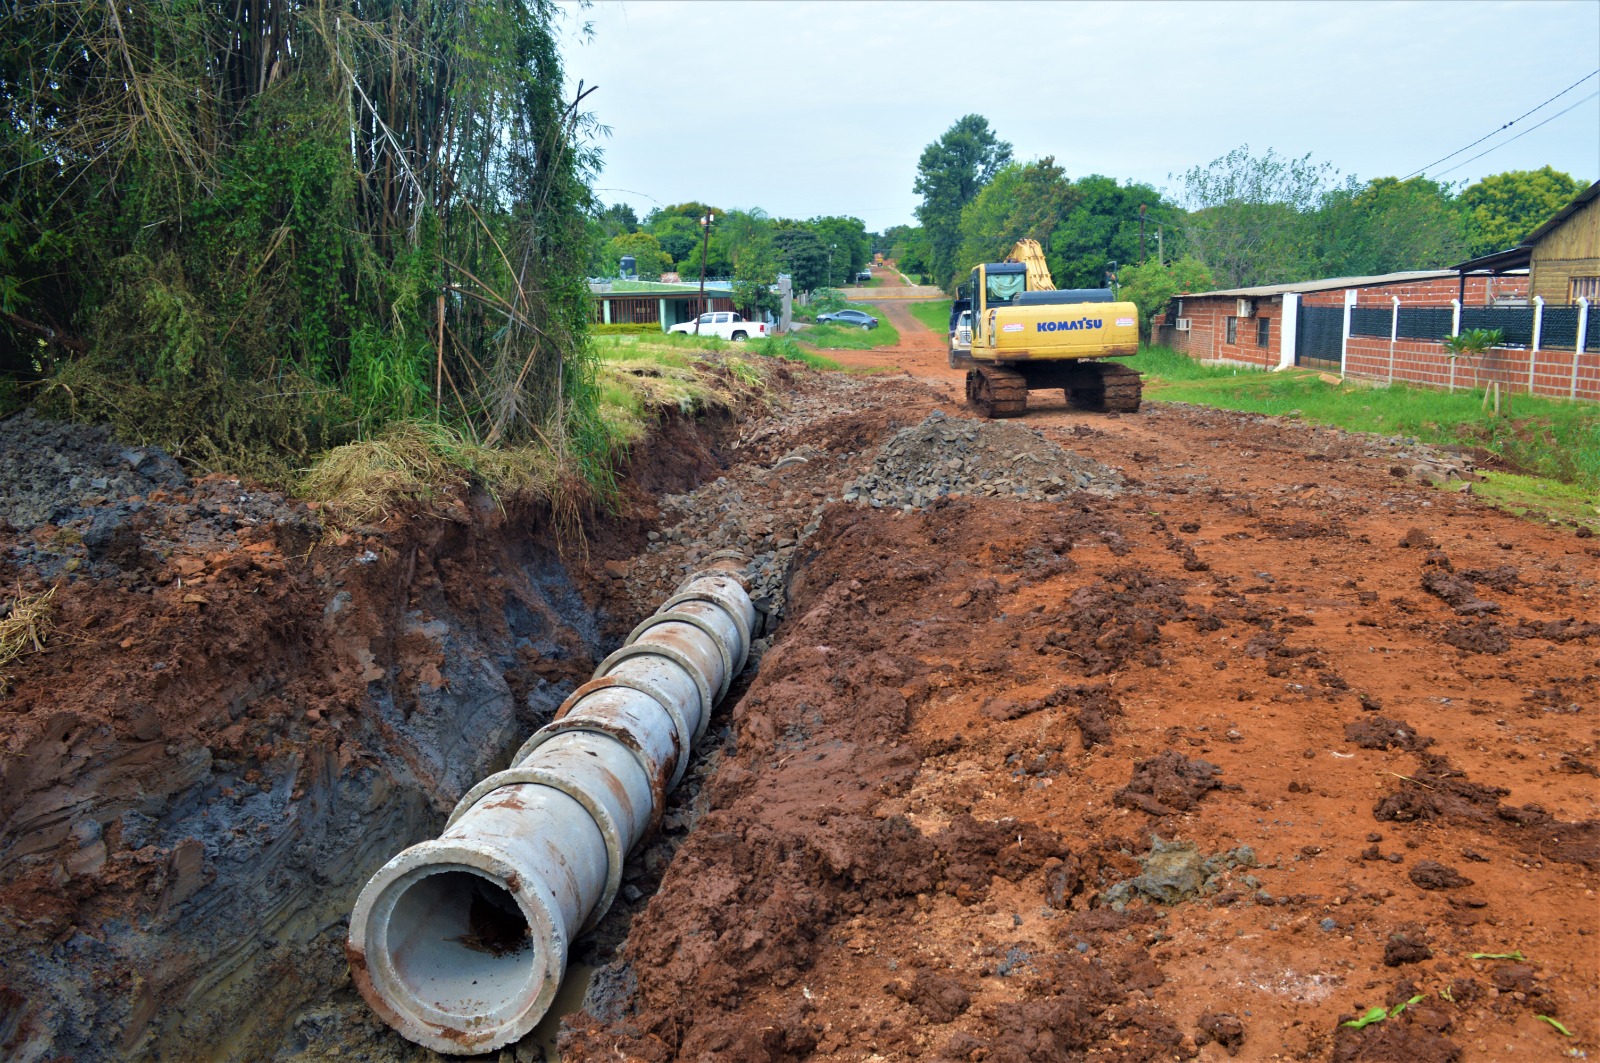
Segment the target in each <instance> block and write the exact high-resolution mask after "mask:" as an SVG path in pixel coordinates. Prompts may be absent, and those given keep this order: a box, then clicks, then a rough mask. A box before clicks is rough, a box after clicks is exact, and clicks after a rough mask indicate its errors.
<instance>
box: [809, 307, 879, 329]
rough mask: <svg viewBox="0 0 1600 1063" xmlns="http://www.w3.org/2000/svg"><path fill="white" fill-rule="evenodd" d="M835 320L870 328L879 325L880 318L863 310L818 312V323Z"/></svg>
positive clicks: (840, 322) (844, 323)
mask: <svg viewBox="0 0 1600 1063" xmlns="http://www.w3.org/2000/svg"><path fill="white" fill-rule="evenodd" d="M826 321H834V322H837V323H838V324H841V325H855V326H857V327H858V328H863V329H869V328H877V327H878V319H877V318H875V317H873V316H872V315H871V314H868V313H865V312H863V311H861V310H835V311H833V313H831V314H818V315H817V324H819V325H820V324H822V323H823V322H826Z"/></svg>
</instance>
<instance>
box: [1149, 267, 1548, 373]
mask: <svg viewBox="0 0 1600 1063" xmlns="http://www.w3.org/2000/svg"><path fill="white" fill-rule="evenodd" d="M1458 292H1460V293H1464V294H1465V298H1464V299H1462V300H1461V301H1462V303H1463V305H1474V306H1487V307H1493V306H1501V305H1505V304H1506V303H1508V302H1509V303H1520V302H1525V301H1526V299H1527V296H1528V278H1527V276H1526V275H1525V274H1509V275H1504V274H1502V275H1497V274H1494V273H1490V272H1478V273H1473V274H1470V275H1465V276H1462V275H1458V274H1457V272H1456V271H1455V270H1413V271H1409V272H1405V273H1386V274H1380V275H1377V276H1368V277H1329V278H1325V279H1323V280H1314V281H1300V282H1297V283H1294V284H1263V285H1257V286H1255V287H1251V288H1224V289H1220V290H1217V291H1210V292H1196V293H1193V294H1185V295H1180V296H1177V297H1175V298H1174V299H1173V300H1172V303H1171V305H1170V306H1169V308H1168V311H1167V313H1166V314H1165V315H1159V316H1158V319H1157V321H1156V322H1155V325H1154V328H1153V330H1152V331H1153V335H1152V337H1151V339H1152V341H1153V342H1155V343H1161V344H1165V345H1166V346H1169V347H1172V348H1173V349H1175V350H1178V351H1182V352H1184V353H1185V354H1187V355H1189V356H1190V357H1191V358H1197V359H1200V360H1201V361H1206V362H1229V363H1235V364H1241V365H1254V366H1260V367H1262V368H1265V369H1284V368H1288V367H1289V366H1292V365H1300V366H1309V367H1312V368H1318V369H1332V370H1335V371H1337V370H1338V369H1339V364H1340V355H1341V352H1342V349H1343V339H1344V336H1343V331H1342V329H1343V318H1344V312H1343V307H1345V306H1346V305H1351V306H1355V305H1359V304H1366V305H1369V306H1372V305H1376V306H1381V307H1384V308H1386V309H1387V308H1390V307H1393V306H1395V305H1401V306H1423V305H1443V306H1445V307H1446V310H1447V314H1446V318H1445V322H1444V323H1445V325H1446V326H1448V325H1449V324H1450V320H1451V319H1450V317H1449V315H1448V307H1449V304H1450V300H1451V299H1453V298H1457V296H1458ZM1396 300H1398V304H1397V303H1396ZM1386 334H1387V333H1386ZM1444 335H1449V333H1448V332H1445V333H1444Z"/></svg>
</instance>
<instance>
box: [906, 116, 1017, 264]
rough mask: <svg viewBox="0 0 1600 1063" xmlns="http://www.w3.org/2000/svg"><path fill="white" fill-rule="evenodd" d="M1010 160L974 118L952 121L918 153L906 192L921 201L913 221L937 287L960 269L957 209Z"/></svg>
mask: <svg viewBox="0 0 1600 1063" xmlns="http://www.w3.org/2000/svg"><path fill="white" fill-rule="evenodd" d="M1010 161H1011V145H1010V144H1008V143H1007V142H1005V141H1003V140H1001V139H1000V138H998V137H997V136H995V134H994V131H993V130H991V129H990V128H989V122H988V120H987V119H986V118H984V117H983V116H982V115H978V114H969V115H966V116H964V117H962V118H960V119H958V120H957V121H956V123H955V124H954V125H952V126H951V127H950V128H949V129H947V130H945V132H944V134H943V135H942V136H940V137H939V139H938V140H936V141H934V142H933V143H932V144H929V145H928V146H927V147H926V148H924V149H923V151H922V157H921V158H920V159H918V160H917V177H916V181H915V183H914V184H913V185H912V191H913V192H915V193H916V194H917V195H919V196H921V197H922V204H921V205H920V206H919V207H917V211H916V213H917V218H918V220H919V221H921V222H922V227H923V229H924V230H925V231H926V233H927V246H928V259H929V262H928V266H929V269H930V270H931V272H932V274H933V277H934V281H935V283H937V284H939V285H940V286H942V287H945V288H947V289H948V288H949V287H950V286H951V285H952V284H953V282H954V280H955V277H956V274H957V273H958V272H959V271H960V264H959V262H958V261H957V259H958V257H959V253H960V250H961V211H962V209H963V208H964V207H965V206H966V205H967V204H968V203H971V202H972V200H973V199H974V198H976V197H977V195H978V192H979V190H981V189H982V188H983V186H984V185H986V184H988V183H989V181H990V180H991V179H993V177H994V175H995V174H996V173H997V172H999V170H1000V168H1001V167H1003V166H1004V165H1005V164H1006V163H1008V162H1010Z"/></svg>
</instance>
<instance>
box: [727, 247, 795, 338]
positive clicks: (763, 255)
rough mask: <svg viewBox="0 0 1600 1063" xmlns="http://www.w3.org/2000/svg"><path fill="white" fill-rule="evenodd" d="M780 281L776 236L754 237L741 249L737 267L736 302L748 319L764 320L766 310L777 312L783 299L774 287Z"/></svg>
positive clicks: (734, 275)
mask: <svg viewBox="0 0 1600 1063" xmlns="http://www.w3.org/2000/svg"><path fill="white" fill-rule="evenodd" d="M777 283H778V254H777V249H776V248H775V247H774V246H773V243H772V239H771V238H770V237H765V238H763V239H758V240H754V241H752V242H750V243H748V244H746V245H745V246H744V247H743V248H741V249H740V254H739V261H738V264H737V265H735V266H734V268H733V305H734V306H736V307H738V308H739V310H740V311H741V312H742V313H743V314H744V315H745V316H746V317H748V318H750V319H752V320H760V318H761V313H762V311H764V310H770V311H772V312H773V313H777V312H778V311H780V310H781V309H782V308H783V299H782V297H781V296H779V295H778V293H777V292H776V291H774V290H773V286H774V285H775V284H777Z"/></svg>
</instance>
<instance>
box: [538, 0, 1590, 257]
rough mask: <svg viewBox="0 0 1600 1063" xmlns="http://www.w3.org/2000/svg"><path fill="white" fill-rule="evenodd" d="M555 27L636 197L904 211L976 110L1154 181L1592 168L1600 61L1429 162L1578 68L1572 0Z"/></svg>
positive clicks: (1086, 159) (635, 16) (641, 14)
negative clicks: (1241, 158)
mask: <svg viewBox="0 0 1600 1063" xmlns="http://www.w3.org/2000/svg"><path fill="white" fill-rule="evenodd" d="M581 22H587V23H589V24H590V25H591V26H592V28H593V36H592V37H591V38H590V39H588V40H587V41H585V40H582V39H580V37H579V35H578V33H577V29H578V26H579V24H580V23H581ZM566 30H567V36H566V44H565V47H564V54H565V60H566V69H567V74H568V77H569V79H570V80H571V81H572V82H573V83H574V84H575V83H576V82H577V80H578V79H580V78H581V79H583V80H584V81H585V82H586V83H587V84H589V85H598V86H599V91H598V92H596V93H595V94H594V95H593V96H591V97H590V98H589V104H590V109H591V110H593V111H594V113H595V114H596V116H597V117H598V118H599V120H600V121H601V122H603V123H604V124H606V125H609V126H610V127H611V129H612V134H611V136H610V137H608V138H605V139H604V140H602V142H601V146H602V148H603V150H604V153H605V170H604V172H603V173H602V175H601V176H600V179H599V180H598V181H596V186H597V187H598V188H599V189H600V190H601V191H600V192H599V196H600V198H601V199H602V200H604V201H605V202H608V203H612V202H627V203H630V204H632V205H633V206H634V208H635V209H636V210H637V211H638V212H639V214H640V216H641V217H642V216H643V215H644V214H645V213H647V212H648V211H649V210H650V208H652V207H653V206H655V205H656V204H657V203H658V202H659V203H678V202H683V201H685V200H690V199H697V200H702V201H706V202H710V203H712V204H715V205H718V206H722V207H737V208H750V207H760V208H762V209H764V210H766V211H767V212H768V213H769V214H772V215H775V216H784V217H800V218H806V217H812V216H815V215H821V214H850V215H854V216H856V217H858V218H861V219H862V220H863V221H865V222H866V224H867V228H868V229H872V230H881V229H883V228H885V227H887V226H890V225H894V224H898V223H902V222H906V223H909V222H912V221H914V217H913V215H912V210H913V208H914V207H915V206H916V204H917V202H918V197H917V196H916V195H915V194H914V193H913V192H912V190H911V186H912V182H913V180H914V179H915V171H916V165H917V158H918V156H919V155H920V154H921V152H922V149H923V148H924V147H925V146H926V145H927V144H928V143H929V142H931V141H933V140H935V139H937V138H938V136H939V135H940V134H941V133H943V132H944V131H945V130H946V129H947V128H949V126H950V125H951V123H952V122H954V121H955V120H956V119H958V118H960V117H961V116H962V115H964V114H967V113H970V112H973V111H976V112H977V113H979V114H981V115H983V116H984V117H985V118H987V119H988V120H989V123H990V125H991V126H992V127H993V128H994V129H995V130H996V131H997V132H998V133H999V135H1000V136H1001V137H1002V138H1003V139H1005V140H1009V141H1010V142H1011V143H1012V144H1013V146H1014V150H1015V154H1016V157H1017V158H1018V159H1020V160H1028V159H1033V158H1038V157H1041V156H1044V155H1053V156H1055V158H1056V162H1057V163H1058V164H1059V165H1061V166H1063V167H1064V168H1065V169H1066V171H1067V174H1068V175H1069V176H1071V177H1079V176H1082V175H1084V174H1089V173H1101V174H1106V175H1109V176H1114V177H1117V178H1119V179H1128V178H1132V179H1135V180H1139V181H1144V182H1147V183H1149V184H1153V185H1155V186H1156V187H1157V188H1175V187H1176V184H1177V182H1176V180H1175V179H1172V178H1169V177H1168V175H1169V174H1179V173H1182V172H1183V171H1184V170H1186V169H1188V168H1189V167H1190V166H1194V165H1197V164H1201V165H1203V164H1205V163H1207V162H1209V161H1211V160H1212V159H1214V158H1216V157H1218V156H1220V155H1222V154H1224V153H1225V152H1227V151H1228V150H1230V149H1232V148H1235V147H1238V146H1239V145H1241V144H1246V143H1248V144H1249V145H1250V147H1251V148H1252V149H1253V150H1255V151H1257V152H1259V151H1261V150H1263V149H1266V148H1268V147H1271V148H1274V149H1276V150H1277V151H1278V152H1279V153H1280V154H1289V155H1296V156H1298V155H1303V154H1305V153H1306V152H1311V153H1312V154H1313V155H1314V157H1315V158H1316V159H1318V160H1326V161H1329V162H1332V163H1333V164H1334V165H1335V166H1337V167H1338V168H1339V169H1340V170H1341V171H1342V172H1343V173H1345V174H1355V175H1357V176H1359V177H1360V178H1362V179H1367V178H1371V177H1383V176H1396V177H1404V176H1406V175H1407V174H1410V173H1411V172H1412V171H1415V170H1419V169H1421V168H1423V167H1429V170H1428V173H1429V175H1430V176H1434V177H1439V178H1441V179H1445V180H1450V181H1462V180H1477V179H1478V178H1480V177H1482V176H1484V175H1485V174H1491V173H1499V172H1501V171H1503V170H1512V169H1518V170H1520V169H1536V168H1538V167H1540V166H1544V165H1546V164H1549V165H1551V166H1554V167H1555V168H1556V169H1558V170H1563V171H1565V172H1567V173H1569V174H1571V175H1572V176H1573V177H1575V178H1577V179H1579V180H1581V181H1585V182H1587V181H1593V180H1594V179H1595V178H1596V177H1600V98H1596V96H1595V93H1596V92H1597V91H1600V77H1591V78H1590V79H1589V80H1587V81H1585V82H1583V83H1582V84H1580V85H1578V86H1577V87H1576V88H1574V89H1572V90H1571V91H1570V92H1568V93H1566V95H1564V96H1562V97H1560V98H1559V99H1557V100H1556V101H1554V102H1553V103H1551V104H1549V105H1547V106H1545V107H1543V108H1541V109H1540V110H1538V111H1537V112H1535V113H1534V114H1532V115H1529V116H1528V117H1526V118H1523V119H1521V120H1520V121H1518V122H1516V124H1515V125H1513V126H1512V127H1511V128H1510V129H1508V130H1505V131H1502V132H1500V133H1499V134H1497V135H1496V136H1493V137H1491V138H1490V139H1489V140H1486V141H1485V142H1484V143H1482V144H1479V145H1478V146H1477V147H1474V148H1472V149H1471V150H1468V151H1465V152H1462V153H1461V154H1459V155H1456V156H1454V157H1453V158H1451V159H1449V160H1448V161H1445V162H1443V163H1440V164H1438V165H1436V166H1430V164H1431V163H1433V162H1434V160H1436V159H1439V158H1440V157H1441V156H1445V155H1449V154H1450V153H1451V152H1454V151H1456V150H1457V149H1458V148H1462V147H1464V146H1465V145H1467V144H1469V143H1471V142H1472V141H1474V140H1477V139H1478V138H1479V137H1482V136H1485V135H1486V134H1489V133H1491V132H1493V131H1494V130H1496V129H1497V127H1499V126H1501V125H1502V124H1504V123H1506V122H1508V121H1511V120H1512V119H1516V118H1517V117H1518V116H1519V115H1522V114H1523V113H1524V112H1526V111H1528V110H1530V109H1532V108H1534V107H1536V106H1537V105H1539V104H1540V103H1542V102H1544V101H1545V100H1547V99H1548V98H1550V97H1551V96H1554V95H1556V94H1557V93H1558V92H1560V91H1561V90H1563V89H1565V88H1567V87H1568V86H1569V85H1571V84H1572V83H1573V82H1575V81H1578V80H1579V79H1580V78H1583V77H1584V76H1585V75H1587V74H1590V73H1591V72H1592V71H1595V70H1596V69H1597V68H1600V3H1597V2H1595V0H1580V2H1573V3H1566V2H1556V0H1540V2H1535V3H1506V2H1483V0H1479V2H1472V3H1445V2H1423V3H1394V2H1390V3H1371V4H1369V3H1354V2H1345V3H1241V4H1220V3H1219V4H1199V3H1193V2H1189V3H1155V2H1150V3H1130V4H1117V3H1109V2H1101V3H1071V4H1069V3H1045V2H1040V3H995V2H975V0H966V2H959V3H957V2H941V0H921V2H917V3H891V2H880V3H848V2H827V3H806V2H795V0H789V2H771V0H768V2H731V3H713V2H707V0H688V2H668V0H599V2H597V3H595V4H594V5H593V6H592V7H590V8H589V9H588V10H587V11H578V10H577V9H576V8H575V7H571V8H568V18H567V20H566ZM1586 97H1587V99H1586ZM1573 104H1577V106H1576V107H1572V105H1573ZM1568 107H1572V109H1571V110H1568V111H1567V113H1565V114H1561V115H1560V116H1559V117H1555V118H1553V119H1551V120H1550V121H1549V122H1548V124H1545V125H1543V126H1541V127H1540V128H1538V129H1537V130H1533V131H1532V132H1528V133H1526V135H1523V136H1521V137H1520V138H1519V139H1517V140H1515V141H1512V142H1509V143H1506V145H1505V146H1504V147H1502V148H1499V149H1498V150H1494V151H1491V152H1489V154H1487V155H1484V156H1483V157H1482V158H1480V159H1476V160H1473V161H1470V162H1469V161H1467V160H1470V159H1472V157H1473V156H1474V155H1477V154H1478V153H1479V152H1481V151H1484V150H1485V149H1488V148H1491V147H1493V146H1494V145H1496V144H1499V143H1501V142H1503V141H1507V140H1509V138H1511V137H1513V136H1515V135H1517V134H1518V133H1519V132H1522V131H1523V130H1529V129H1532V127H1533V126H1534V125H1535V124H1537V123H1539V122H1542V121H1544V120H1545V119H1547V118H1551V116H1553V115H1557V114H1558V112H1560V111H1562V110H1563V109H1565V108H1568ZM1462 163H1465V165H1459V164H1462ZM1458 166H1459V168H1456V169H1451V168H1452V167H1458ZM1446 171H1448V172H1446ZM622 190H626V191H622Z"/></svg>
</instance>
